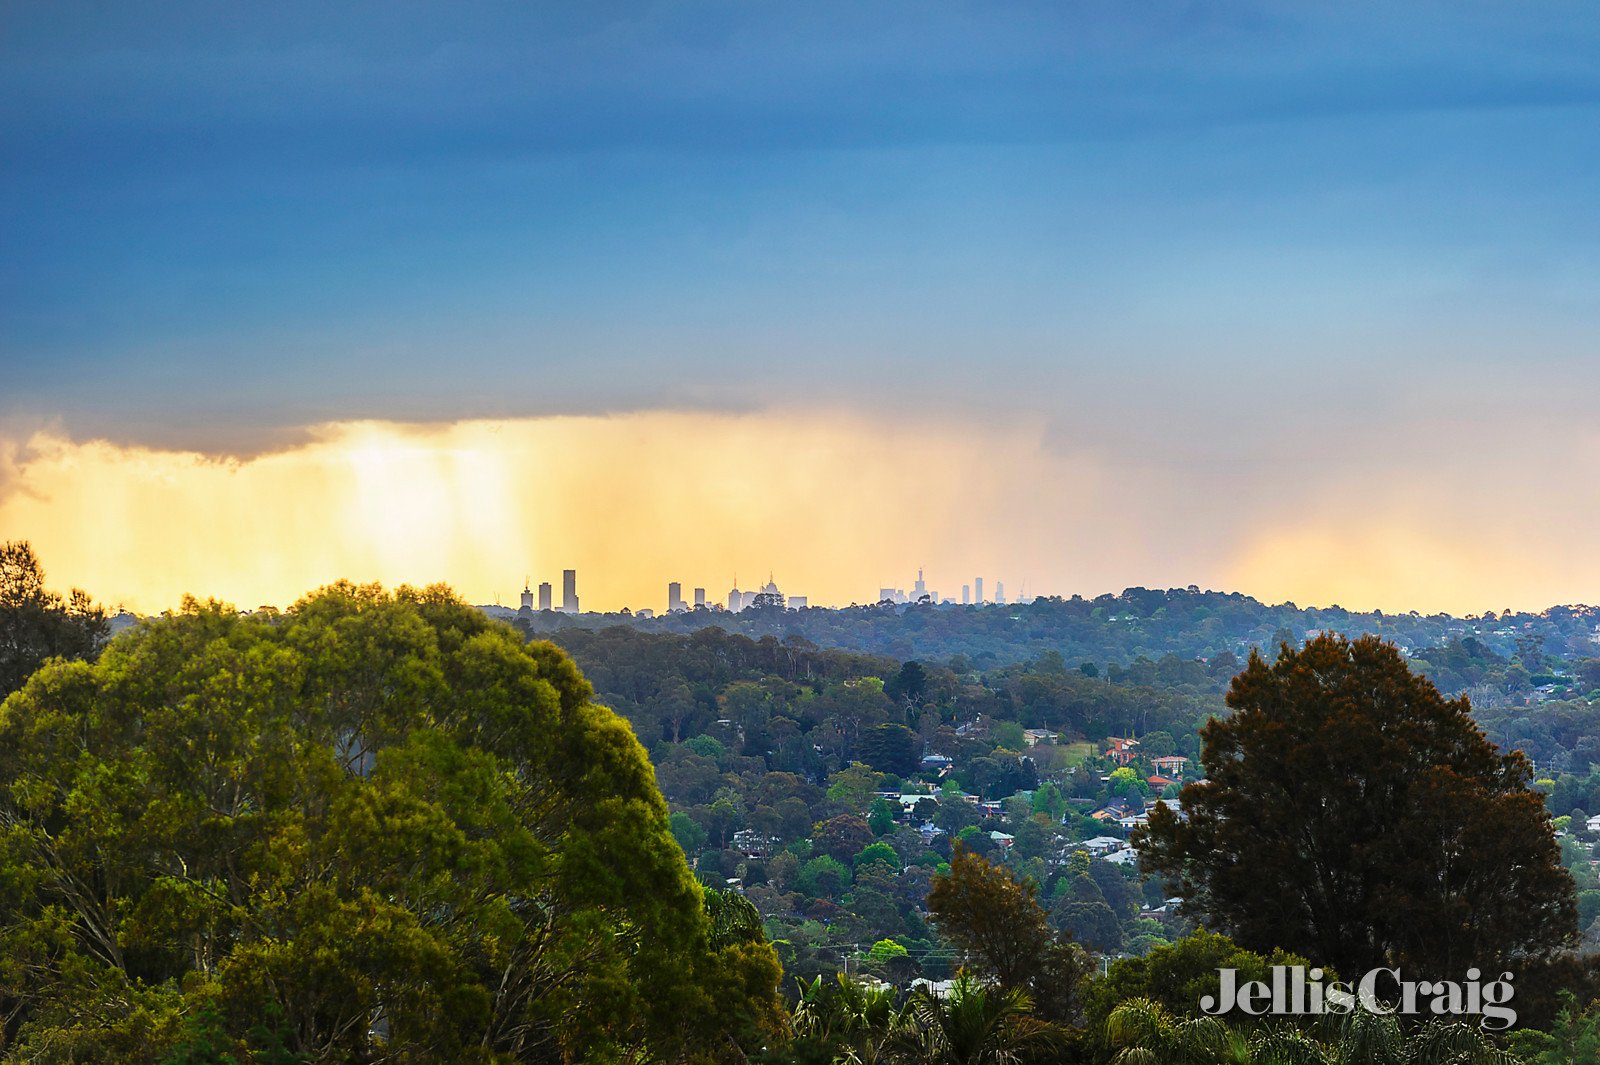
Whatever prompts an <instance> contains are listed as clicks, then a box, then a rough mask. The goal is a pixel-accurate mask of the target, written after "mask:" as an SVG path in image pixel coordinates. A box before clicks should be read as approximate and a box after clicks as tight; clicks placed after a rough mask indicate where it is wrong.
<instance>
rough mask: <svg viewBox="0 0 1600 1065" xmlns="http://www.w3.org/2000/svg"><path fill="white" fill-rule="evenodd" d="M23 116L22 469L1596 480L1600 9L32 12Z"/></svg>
mask: <svg viewBox="0 0 1600 1065" xmlns="http://www.w3.org/2000/svg"><path fill="white" fill-rule="evenodd" d="M0 101H3V104H0V249H3V252H0V360H3V367H4V377H5V387H4V388H3V389H0V428H4V429H6V431H7V432H8V433H9V434H10V435H11V436H13V437H21V436H24V435H25V434H26V433H28V432H30V431H32V430H33V429H35V428H37V427H38V426H40V425H54V426H56V427H58V429H59V430H60V431H62V432H64V433H67V434H69V435H70V436H72V437H73V438H75V439H85V438H90V437H104V438H107V439H110V440H113V441H116V442H118V443H125V444H144V445H151V446H156V447H183V448H197V449H200V450H202V451H206V452H215V453H230V454H248V453H252V452H253V451H256V450H259V449H261V448H266V447H276V446H282V445H283V444H284V443H285V442H286V441H290V440H294V439H297V438H298V435H299V434H300V433H301V432H302V430H303V427H305V426H307V425H310V424H316V423H321V422H331V421H342V420H349V419H356V418H384V419H394V420H399V421H428V422H439V421H452V420H457V419H466V418H482V417H492V418H520V417H535V416H542V415H546V414H552V413H578V414H592V413H607V412H640V411H652V410H663V409H667V410H673V411H689V412H693V411H705V412H722V413H730V412H732V413H739V412H751V411H757V412H759V411H762V410H767V409H774V408H783V409H785V410H791V411H794V410H799V411H807V410H830V411H839V410H844V411H847V412H855V413H865V414H868V415H872V416H883V415H888V416H891V417H893V416H900V415H904V414H908V413H916V414H918V415H934V416H938V417H945V418H950V419H953V420H959V421H966V422H974V423H981V424H1003V423H1005V422H1007V421H1008V420H1013V419H1019V418H1020V419H1027V420H1029V421H1030V424H1038V425H1041V426H1043V430H1042V431H1043V432H1044V434H1045V440H1046V441H1047V446H1048V447H1050V448H1053V449H1055V450H1056V451H1057V452H1058V453H1060V454H1063V455H1070V454H1083V453H1090V454H1097V455H1101V456H1102V457H1104V456H1108V455H1109V456H1111V457H1114V458H1115V460H1116V461H1117V462H1119V463H1123V464H1129V465H1132V466H1133V467H1137V468H1142V469H1156V470H1160V471H1162V472H1163V474H1164V475H1166V476H1167V477H1168V479H1169V482H1171V481H1176V482H1179V483H1182V482H1185V481H1189V482H1192V481H1194V479H1195V478H1196V477H1197V476H1200V475H1203V474H1205V473H1206V472H1207V471H1225V472H1227V473H1228V474H1229V475H1230V476H1232V477H1233V478H1235V480H1236V481H1237V484H1238V485H1239V486H1241V488H1240V490H1242V491H1246V492H1248V493H1255V494H1257V495H1260V496H1262V497H1269V496H1270V497H1276V496H1281V495H1282V494H1283V493H1284V492H1285V491H1286V490H1287V486H1289V485H1292V484H1295V483H1297V482H1298V481H1301V480H1305V479H1308V478H1309V479H1310V480H1312V481H1315V482H1316V483H1318V484H1334V483H1343V481H1345V480H1348V479H1349V477H1351V476H1354V475H1356V474H1357V473H1359V470H1360V469H1361V465H1362V463H1370V462H1376V461H1384V462H1389V463H1391V464H1393V463H1400V464H1402V465H1403V467H1404V468H1405V469H1408V470H1412V471H1415V470H1419V469H1420V470H1428V471H1433V472H1436V473H1440V474H1442V475H1444V476H1445V479H1446V480H1449V481H1451V483H1456V482H1457V481H1459V482H1460V483H1462V484H1470V483H1473V482H1472V476H1471V474H1472V471H1473V470H1481V469H1485V468H1488V467H1494V468H1495V469H1496V470H1498V466H1496V463H1498V462H1500V461H1501V460H1503V459H1504V458H1505V456H1506V455H1507V454H1510V453H1513V452H1515V451H1517V450H1518V449H1520V448H1526V447H1528V446H1530V445H1529V443H1528V442H1529V440H1530V439H1537V440H1539V444H1538V446H1539V447H1542V448H1545V449H1547V451H1548V452H1549V453H1551V454H1554V455H1556V456H1557V457H1555V458H1551V459H1549V460H1548V461H1545V460H1539V459H1533V460H1527V461H1526V462H1525V466H1526V468H1527V469H1528V474H1527V476H1528V478H1529V480H1528V482H1527V483H1526V484H1523V485H1514V486H1512V490H1514V491H1517V492H1526V493H1527V498H1528V499H1529V500H1530V501H1531V500H1535V499H1538V498H1540V496H1541V494H1547V493H1548V491H1549V489H1551V487H1552V486H1555V485H1560V484H1568V485H1570V484H1571V482H1572V480H1573V478H1574V477H1581V476H1585V475H1587V474H1588V473H1589V472H1592V467H1591V466H1589V465H1586V464H1584V465H1578V466H1573V465H1572V463H1573V462H1576V461H1578V460H1577V459H1574V458H1573V457H1572V456H1574V455H1583V456H1587V455H1588V454H1589V450H1588V449H1589V448H1590V447H1591V441H1592V433H1593V431H1594V429H1595V422H1596V419H1595V417H1594V414H1593V408H1594V407H1595V406H1596V404H1595V403H1594V401H1593V399H1592V397H1593V396H1594V395H1597V394H1600V350H1597V348H1600V340H1597V338H1600V211H1597V210H1596V207H1595V203H1596V195H1595V189H1596V177H1595V175H1596V174H1597V173H1600V18H1596V16H1595V10H1594V7H1593V5H1592V4H1588V3H1580V2H1573V3H1532V4H1525V5H1516V6H1515V7H1513V6H1511V5H1501V4H1486V3H1485V4H1474V3H1452V4H1431V3H1406V4H1399V5H1397V4H1350V3H1339V4H1334V3H1328V4H1273V5H1265V4H1246V3H1228V2H1224V3H1212V4H1199V3H1128V2H1126V0H1118V2H1106V3H1062V4H1006V3H981V4H980V3H972V4H948V3H903V4H894V3H888V4H863V3H807V4H744V3H662V4H620V3H609V4H608V3H593V4H579V5H570V4H560V5H556V4H510V3H507V4H431V5H420V4H403V3H391V4H382V5H376V4H373V5H362V4H355V5H329V4H302V3H280V4H274V5H270V6H269V5H247V4H239V3H203V4H202V3H174V4H156V5H139V6H132V5H121V6H118V5H103V4H94V3H71V2H67V3H49V4H44V3H16V2H10V3H5V4H4V5H3V6H0ZM1582 461H1583V462H1584V463H1587V462H1588V459H1587V458H1584V459H1583V460H1582ZM1496 476H1500V475H1499V474H1498V473H1497V474H1496ZM1502 479H1504V478H1503V477H1502ZM1513 479H1514V478H1513ZM1590 495H1591V496H1592V493H1590ZM1516 498H1517V499H1520V498H1521V497H1520V496H1519V497H1516ZM1584 498H1585V505H1586V506H1587V505H1588V503H1589V496H1585V497H1584ZM1452 499H1453V501H1454V502H1455V503H1456V504H1458V505H1460V506H1462V507H1465V506H1466V504H1467V501H1466V500H1464V499H1461V498H1458V497H1454V496H1453V497H1452ZM1185 505H1186V506H1192V507H1198V508H1202V509H1203V508H1204V506H1205V505H1206V504H1205V502H1204V501H1203V500H1199V499H1196V500H1189V501H1187V502H1186V504H1185ZM1175 520H1180V519H1175ZM1548 520H1557V519H1556V518H1555V516H1554V515H1551V516H1549V519H1548ZM1216 535H1218V536H1223V535H1226V533H1225V531H1223V527H1222V526H1221V525H1218V531H1217V533H1216ZM1585 543H1586V544H1587V546H1588V547H1592V546H1593V545H1592V543H1587V542H1585ZM1579 546H1583V545H1579ZM1597 591H1600V590H1597Z"/></svg>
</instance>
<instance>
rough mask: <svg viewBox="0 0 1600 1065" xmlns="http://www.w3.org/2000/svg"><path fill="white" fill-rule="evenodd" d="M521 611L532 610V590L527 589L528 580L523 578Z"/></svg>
mask: <svg viewBox="0 0 1600 1065" xmlns="http://www.w3.org/2000/svg"><path fill="white" fill-rule="evenodd" d="M522 609H523V610H532V609H533V589H532V588H529V587H528V580H527V578H526V577H524V578H523V580H522Z"/></svg>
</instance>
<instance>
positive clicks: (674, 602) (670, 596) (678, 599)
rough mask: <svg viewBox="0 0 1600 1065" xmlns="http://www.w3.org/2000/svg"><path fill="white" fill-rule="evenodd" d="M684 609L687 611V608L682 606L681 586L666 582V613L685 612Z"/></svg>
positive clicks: (676, 583)
mask: <svg viewBox="0 0 1600 1065" xmlns="http://www.w3.org/2000/svg"><path fill="white" fill-rule="evenodd" d="M686 609H688V608H687V607H686V606H685V605H684V602H683V585H682V584H679V583H678V582H677V581H670V582H668V584H667V611H668V612H669V613H670V612H672V611H674V610H686Z"/></svg>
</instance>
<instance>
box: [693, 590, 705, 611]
mask: <svg viewBox="0 0 1600 1065" xmlns="http://www.w3.org/2000/svg"><path fill="white" fill-rule="evenodd" d="M705 605H706V590H705V589H704V588H696V589H695V590H694V606H695V609H696V610H698V609H700V608H701V607H703V606H705Z"/></svg>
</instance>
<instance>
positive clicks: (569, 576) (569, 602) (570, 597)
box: [561, 569, 578, 614]
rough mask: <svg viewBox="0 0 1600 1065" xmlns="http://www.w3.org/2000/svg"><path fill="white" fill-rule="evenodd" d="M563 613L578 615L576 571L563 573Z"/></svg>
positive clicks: (567, 570) (570, 570)
mask: <svg viewBox="0 0 1600 1065" xmlns="http://www.w3.org/2000/svg"><path fill="white" fill-rule="evenodd" d="M561 611H562V613H564V614H576V613H578V571H577V570H575V569H564V570H562V571H561Z"/></svg>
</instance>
